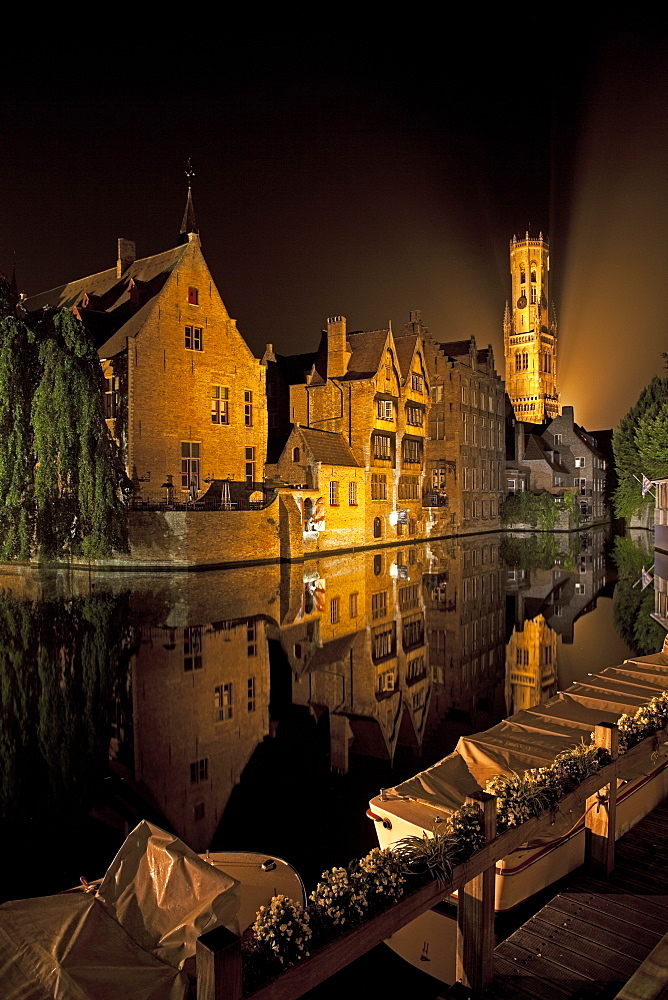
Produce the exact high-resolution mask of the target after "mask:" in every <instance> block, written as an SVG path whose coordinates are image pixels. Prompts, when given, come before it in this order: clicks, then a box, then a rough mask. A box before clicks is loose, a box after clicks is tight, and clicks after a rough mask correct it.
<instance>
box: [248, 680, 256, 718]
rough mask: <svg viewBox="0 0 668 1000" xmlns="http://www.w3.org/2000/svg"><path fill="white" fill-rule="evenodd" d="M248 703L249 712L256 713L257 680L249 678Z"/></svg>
mask: <svg viewBox="0 0 668 1000" xmlns="http://www.w3.org/2000/svg"><path fill="white" fill-rule="evenodd" d="M247 697H248V702H247V708H248V711H249V712H254V711H255V678H254V677H249V678H248V696H247Z"/></svg>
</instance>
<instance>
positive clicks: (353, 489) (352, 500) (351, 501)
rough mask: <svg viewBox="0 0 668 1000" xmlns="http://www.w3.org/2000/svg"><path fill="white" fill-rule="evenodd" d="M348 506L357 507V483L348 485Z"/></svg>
mask: <svg viewBox="0 0 668 1000" xmlns="http://www.w3.org/2000/svg"><path fill="white" fill-rule="evenodd" d="M348 505H349V506H350V507H357V483H348Z"/></svg>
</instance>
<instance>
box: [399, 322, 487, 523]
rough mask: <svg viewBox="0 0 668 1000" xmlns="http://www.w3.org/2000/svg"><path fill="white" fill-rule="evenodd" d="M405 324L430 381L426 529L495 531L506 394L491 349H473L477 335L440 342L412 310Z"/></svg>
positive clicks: (475, 346)
mask: <svg viewBox="0 0 668 1000" xmlns="http://www.w3.org/2000/svg"><path fill="white" fill-rule="evenodd" d="M409 328H412V329H414V330H416V331H417V330H418V329H419V330H420V331H421V333H422V336H423V337H424V344H425V357H426V359H427V366H428V370H429V381H430V386H431V405H430V411H429V434H428V438H427V441H426V477H425V478H426V486H427V490H426V500H425V502H426V503H427V504H428V505H429V521H430V526H429V533H430V534H432V535H439V534H448V533H450V532H452V531H457V532H477V531H490V530H493V529H495V528H498V527H499V524H500V522H499V507H500V504H501V501H502V500H503V496H504V487H505V482H504V469H505V440H504V406H505V403H504V398H505V397H504V390H503V382H502V381H501V379H500V377H499V376H498V374H497V373H496V370H495V368H494V353H493V351H492V348H491V346H488V347H486V348H484V349H482V350H480V349H478V347H477V345H476V341H475V337H471V338H470V339H469V340H459V341H451V342H448V343H438V342H437V341H436V340H434V339H433V338H432V337H431V336H430V335H429V332H428V331H427V329H426V327H424V326H423V325H422V319H421V316H420V313H419V312H417V311H415V312H412V313H411V320H410V322H409V324H408V326H407V329H409Z"/></svg>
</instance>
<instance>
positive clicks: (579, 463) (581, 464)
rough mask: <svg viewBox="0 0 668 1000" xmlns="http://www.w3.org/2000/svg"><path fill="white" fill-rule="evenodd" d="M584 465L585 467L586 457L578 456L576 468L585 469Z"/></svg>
mask: <svg viewBox="0 0 668 1000" xmlns="http://www.w3.org/2000/svg"><path fill="white" fill-rule="evenodd" d="M584 467H585V460H584V458H576V459H575V468H576V469H584Z"/></svg>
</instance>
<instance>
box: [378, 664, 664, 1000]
mask: <svg viewBox="0 0 668 1000" xmlns="http://www.w3.org/2000/svg"><path fill="white" fill-rule="evenodd" d="M666 689H668V654H667V653H666V652H662V653H657V654H653V655H652V656H643V657H636V658H632V659H629V660H625V661H624V663H623V664H621V665H619V666H616V667H608V668H606V669H605V670H602V671H601V672H600V673H598V674H596V675H589V676H588V677H587V678H586V679H585V680H583V681H581V682H578V683H576V684H573V685H572V686H571V687H570V688H568V689H567V690H565V691H562V692H559V693H558V694H557V695H556V696H555V697H553V698H551V699H550V700H549V701H548V702H547V703H545V704H539V705H536V706H534V707H533V708H530V709H526V710H524V711H522V712H518V713H517V714H516V715H513V716H511V717H510V718H508V719H506V720H504V721H503V722H501V723H499V724H498V725H497V726H494V727H493V728H492V729H489V730H487V731H486V732H483V733H477V734H475V735H473V736H467V737H463V738H462V739H460V740H459V742H458V744H457V746H456V748H455V750H454V752H453V753H451V754H450V755H449V756H448V757H446V758H444V759H443V760H441V761H439V762H438V763H437V764H435V765H433V767H430V768H428V769H427V770H425V771H422V772H420V773H419V774H417V775H415V777H413V778H410V779H409V780H408V781H404V782H402V783H401V784H399V785H397V786H395V787H394V788H391V789H385V790H384V791H383V792H381V794H380V795H378V796H376V797H374V798H373V799H372V800H371V802H370V808H369V812H368V815H369V816H370V818H372V819H373V820H375V822H376V830H377V835H378V840H379V843H380V846H381V847H390V846H391V845H392V844H393V843H395V842H396V841H397V840H400V839H401V838H402V837H406V836H415V835H417V836H423V835H424V834H427V835H431V834H432V833H434V832H437V831H438V829H439V825H441V824H443V823H444V822H445V821H446V820H447V818H448V816H449V815H450V814H451V813H452V812H454V811H455V810H457V809H458V808H459V807H460V806H461V805H462V804H463V803H464V800H465V799H466V796H467V795H470V794H471V793H472V792H476V791H480V790H482V789H484V787H485V785H486V783H487V782H488V781H489V780H490V779H492V778H494V777H496V776H497V775H506V776H509V777H510V776H512V775H513V774H518V773H522V772H524V771H527V770H529V769H531V768H540V767H545V766H546V765H548V764H551V763H552V762H553V761H554V760H555V758H556V757H557V756H558V755H559V754H560V753H561V752H562V751H564V750H568V749H570V748H572V747H573V746H575V745H576V744H578V743H580V742H582V741H584V742H585V743H589V742H590V739H591V733H592V731H593V729H594V727H595V726H596V725H597V724H599V723H601V722H608V723H614V722H617V721H618V719H619V718H620V716H622V715H624V714H626V715H631V716H633V715H635V713H636V711H637V710H638V709H639V708H640V707H642V706H643V705H645V704H647V702H648V701H650V700H651V699H652V698H654V697H655V696H657V695H659V694H661V693H662V692H663V691H665V690H666ZM667 794H668V745H666V744H664V745H663V746H662V747H660V748H657V753H656V755H655V758H654V759H653V760H652V763H651V765H650V766H648V767H647V768H645V770H642V771H639V773H637V774H635V775H634V776H633V777H632V778H631V779H630V780H628V781H627V782H624V783H623V785H621V786H620V787H619V789H618V792H617V817H616V835H617V837H620V836H622V835H623V834H624V833H625V832H626V831H627V830H629V829H630V828H631V827H632V826H634V825H635V824H636V823H637V822H639V821H640V820H641V819H642V818H643V816H645V815H647V813H648V812H650V811H651V810H652V809H653V808H654V807H655V806H656V805H657V804H658V803H659V802H660V801H661V800H662V799H663V798H665V796H666V795H667ZM584 826H585V822H584V815H576V814H573V813H572V812H570V811H568V812H566V811H564V810H560V809H557V810H556V811H555V812H554V813H549V814H546V818H545V831H544V834H543V835H542V836H541V837H539V838H535V839H534V840H532V841H531V842H530V843H527V844H525V845H522V847H521V848H520V849H518V850H517V851H514V852H513V853H512V854H509V855H508V856H507V857H505V858H502V859H499V861H498V862H497V864H496V886H495V895H496V903H495V905H496V911H497V913H502V912H505V911H508V910H511V909H512V908H514V907H515V906H517V905H519V904H520V903H522V902H524V901H526V900H527V899H529V898H530V897H531V896H533V895H534V894H535V893H537V892H539V891H540V890H541V889H544V888H546V887H547V886H549V885H551V884H552V883H553V882H556V881H557V880H558V879H560V878H562V877H563V876H564V875H567V874H568V873H569V872H570V871H572V870H573V869H574V868H577V867H578V865H580V864H581V863H582V861H583V860H584V847H585V829H584ZM446 911H447V907H443V906H442V907H439V908H438V909H437V910H434V911H430V912H429V913H427V914H423V916H422V917H421V918H420V919H419V920H417V921H414V922H413V923H412V924H410V925H408V926H407V927H405V928H404V929H403V930H402V931H401V932H399V933H398V934H396V935H394V936H393V937H392V938H391V939H390V941H389V944H390V945H391V946H392V947H393V948H394V949H395V950H396V951H398V953H399V954H401V955H402V957H404V958H406V959H407V960H408V961H410V962H411V963H412V964H414V965H416V966H418V967H419V968H421V969H422V970H423V971H426V972H429V973H430V974H431V975H434V976H436V977H437V978H439V979H442V980H443V981H444V982H453V981H454V974H455V957H454V950H455V949H454V941H455V923H454V918H453V916H452V914H448V913H447V912H446ZM450 945H452V946H450Z"/></svg>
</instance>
